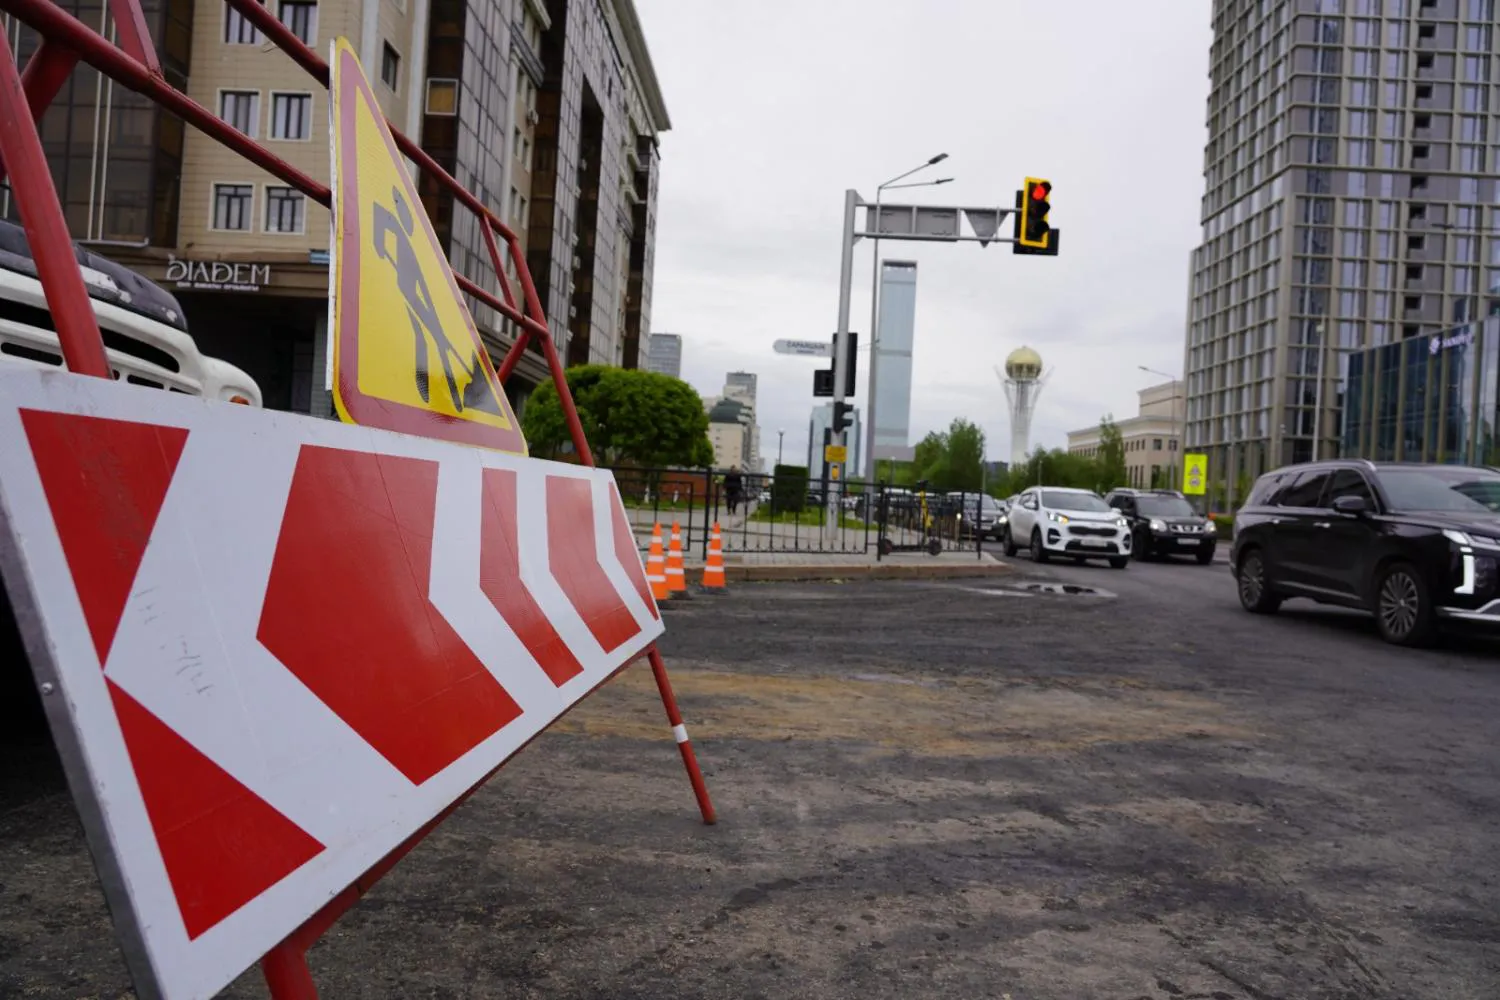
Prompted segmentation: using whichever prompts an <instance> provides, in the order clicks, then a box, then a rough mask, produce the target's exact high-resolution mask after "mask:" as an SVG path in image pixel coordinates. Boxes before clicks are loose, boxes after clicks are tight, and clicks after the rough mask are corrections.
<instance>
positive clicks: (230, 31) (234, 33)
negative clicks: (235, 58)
mask: <svg viewBox="0 0 1500 1000" xmlns="http://www.w3.org/2000/svg"><path fill="white" fill-rule="evenodd" d="M224 43H225V44H226V45H259V44H260V30H259V29H258V28H256V27H255V25H253V24H251V23H250V22H249V21H247V20H245V15H243V14H241V13H240V12H239V11H237V10H235V9H234V8H233V7H231V6H229V4H227V3H226V4H225V5H224Z"/></svg>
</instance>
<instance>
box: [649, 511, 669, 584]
mask: <svg viewBox="0 0 1500 1000" xmlns="http://www.w3.org/2000/svg"><path fill="white" fill-rule="evenodd" d="M646 582H647V583H648V584H650V585H651V599H652V600H654V601H665V600H666V599H667V598H669V597H671V596H672V593H671V591H670V590H669V589H668V588H667V559H666V556H665V555H663V554H662V544H661V522H659V521H658V522H657V523H656V524H655V525H653V526H652V528H651V551H650V552H649V553H647V554H646Z"/></svg>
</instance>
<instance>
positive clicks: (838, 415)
mask: <svg viewBox="0 0 1500 1000" xmlns="http://www.w3.org/2000/svg"><path fill="white" fill-rule="evenodd" d="M853 425H854V404H853V403H846V402H844V401H843V400H842V399H836V400H834V401H833V426H832V428H831V429H832V430H833V433H835V434H842V433H844V431H846V430H848V429H849V428H850V427H851V426H853Z"/></svg>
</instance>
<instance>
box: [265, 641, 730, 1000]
mask: <svg viewBox="0 0 1500 1000" xmlns="http://www.w3.org/2000/svg"><path fill="white" fill-rule="evenodd" d="M647 656H648V657H649V658H650V660H651V673H652V674H654V675H655V676H656V689H657V690H658V691H660V692H661V703H662V705H664V706H665V707H666V709H667V721H668V722H669V723H671V724H672V736H673V738H675V739H676V740H677V749H678V750H680V751H682V765H683V767H686V768H687V773H688V780H689V781H691V782H692V783H693V795H695V796H696V797H697V799H698V811H699V812H701V813H702V814H703V822H705V823H708V824H710V825H712V824H713V823H716V822H718V816H716V815H715V813H714V804H713V802H712V801H710V800H709V797H708V785H706V784H704V782H703V772H702V771H700V770H699V769H698V756H697V754H695V753H693V744H692V741H691V740H689V739H688V734H687V727H686V726H684V725H683V724H682V713H681V712H680V711H678V710H677V696H676V695H675V694H673V693H672V681H671V680H670V679H669V678H668V677H667V665H666V664H665V663H663V662H662V659H661V652H660V651H659V650H657V648H656V646H654V645H653V646H652V647H651V651H650V653H648V654H647ZM278 1000H280V998H278Z"/></svg>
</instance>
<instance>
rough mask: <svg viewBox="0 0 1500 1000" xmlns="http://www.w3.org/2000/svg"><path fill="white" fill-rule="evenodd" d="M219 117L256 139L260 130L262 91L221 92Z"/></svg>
mask: <svg viewBox="0 0 1500 1000" xmlns="http://www.w3.org/2000/svg"><path fill="white" fill-rule="evenodd" d="M219 117H220V118H222V119H224V120H225V121H226V122H228V123H229V124H230V126H231V127H233V128H235V129H238V130H239V131H241V132H243V133H245V134H246V135H248V136H249V137H250V138H252V139H254V138H255V133H256V132H257V131H258V130H259V128H260V91H258V90H221V91H219Z"/></svg>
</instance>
